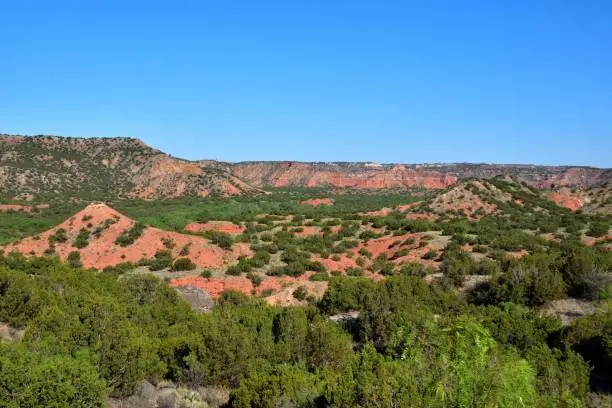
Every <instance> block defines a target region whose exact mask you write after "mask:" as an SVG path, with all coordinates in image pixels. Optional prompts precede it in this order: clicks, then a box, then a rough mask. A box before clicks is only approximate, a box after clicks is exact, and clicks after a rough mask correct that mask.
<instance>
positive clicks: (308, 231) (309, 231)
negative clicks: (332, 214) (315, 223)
mask: <svg viewBox="0 0 612 408" xmlns="http://www.w3.org/2000/svg"><path fill="white" fill-rule="evenodd" d="M300 228H302V231H300V232H296V233H295V235H296V236H298V237H300V238H306V237H309V236H311V235H323V232H322V231H321V228H320V227H300Z"/></svg>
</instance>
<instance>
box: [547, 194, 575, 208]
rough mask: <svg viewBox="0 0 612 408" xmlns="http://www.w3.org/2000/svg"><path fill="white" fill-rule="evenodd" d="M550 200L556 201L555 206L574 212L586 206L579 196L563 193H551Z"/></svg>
mask: <svg viewBox="0 0 612 408" xmlns="http://www.w3.org/2000/svg"><path fill="white" fill-rule="evenodd" d="M548 198H550V199H551V200H552V201H554V202H555V204H557V205H559V206H561V207H565V208H569V209H570V210H572V211H576V210H579V209H580V208H582V206H583V205H584V202H583V201H582V199H581V198H580V197H579V196H576V195H572V194H566V193H562V192H551V193H550V194H549V195H548Z"/></svg>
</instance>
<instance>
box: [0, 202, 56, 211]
mask: <svg viewBox="0 0 612 408" xmlns="http://www.w3.org/2000/svg"><path fill="white" fill-rule="evenodd" d="M34 208H38V209H44V208H49V204H40V205H36V206H31V205H21V204H0V212H8V211H21V212H27V213H29V212H32V210H34Z"/></svg>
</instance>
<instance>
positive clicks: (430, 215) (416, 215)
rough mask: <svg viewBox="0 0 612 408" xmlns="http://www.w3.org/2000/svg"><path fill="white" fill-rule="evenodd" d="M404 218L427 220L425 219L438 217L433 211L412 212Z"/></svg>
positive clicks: (432, 219) (430, 219)
mask: <svg viewBox="0 0 612 408" xmlns="http://www.w3.org/2000/svg"><path fill="white" fill-rule="evenodd" d="M406 218H408V219H410V220H427V221H432V222H433V221H435V220H437V219H438V216H437V215H436V214H433V213H412V214H407V215H406Z"/></svg>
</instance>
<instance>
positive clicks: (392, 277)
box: [0, 179, 612, 408]
mask: <svg viewBox="0 0 612 408" xmlns="http://www.w3.org/2000/svg"><path fill="white" fill-rule="evenodd" d="M491 185H493V186H495V188H497V189H499V190H500V191H502V192H504V193H508V194H511V195H512V197H513V198H514V199H513V200H507V201H503V200H501V199H499V197H500V195H499V194H497V193H496V191H494V189H493V188H488V187H487V189H486V190H485V191H476V190H474V194H476V193H478V195H479V197H481V198H482V199H483V201H486V202H488V203H490V204H494V205H495V208H496V209H497V210H498V211H496V212H492V213H486V212H484V211H480V212H477V213H475V214H466V213H464V212H462V211H458V210H457V211H447V212H443V213H439V214H437V215H438V218H436V219H410V218H407V217H406V214H404V213H401V212H400V211H399V210H390V211H388V212H387V213H385V214H379V215H373V214H369V215H368V214H365V212H367V211H372V210H379V209H381V208H383V207H389V208H392V207H395V206H397V205H404V204H407V203H411V202H416V201H420V203H419V204H418V205H417V206H416V207H415V208H414V209H411V211H413V212H415V213H418V212H422V213H432V212H433V209H432V208H431V207H430V206H432V205H433V204H432V202H433V200H434V199H435V195H434V194H429V193H425V194H423V192H418V193H419V194H418V195H416V194H415V195H411V196H408V195H406V193H405V192H403V193H398V192H384V193H380V194H364V193H358V192H354V193H347V194H333V193H332V192H330V191H327V190H316V189H315V190H308V191H306V190H300V189H290V190H289V189H284V190H276V191H274V192H273V193H272V194H270V195H267V196H259V197H239V198H232V199H217V198H212V199H207V200H206V201H201V200H195V199H183V200H176V201H168V202H162V201H143V202H141V201H122V202H117V203H115V204H114V207H115V208H116V209H118V210H119V211H121V212H122V213H125V214H126V215H128V216H131V217H133V218H134V219H136V220H137V223H136V224H135V225H134V226H133V227H132V228H129V229H127V230H126V231H125V232H124V233H123V234H122V235H120V236H119V238H118V239H117V241H116V244H117V245H120V246H129V245H131V244H132V243H133V242H134V241H135V240H137V239H138V238H139V237H140V236H141V234H142V233H143V230H144V228H146V226H156V227H160V228H164V229H169V230H176V231H183V229H184V227H185V225H187V224H188V223H190V222H194V221H197V222H206V221H209V220H227V221H233V222H235V223H240V224H241V225H242V226H244V228H245V231H244V233H242V234H240V235H235V236H230V235H228V234H225V233H221V232H213V231H207V232H203V233H202V235H204V236H205V237H206V238H208V239H209V240H210V241H211V243H213V244H215V245H218V246H219V247H221V248H223V249H231V248H232V246H233V245H235V243H236V242H243V243H248V244H249V246H250V248H251V249H252V250H253V254H252V255H250V256H248V257H247V256H240V257H239V258H238V260H237V262H235V263H233V264H232V265H230V266H229V267H227V268H226V269H224V270H223V271H211V270H201V269H200V270H197V268H196V265H195V264H194V263H193V262H192V261H191V260H190V259H189V258H188V255H189V253H190V248H189V246H188V245H186V246H185V247H182V248H176V243H175V242H174V241H173V240H171V239H162V243H163V248H162V249H161V250H159V251H157V253H156V254H155V255H154V257H153V258H152V259H143V260H141V261H140V262H139V263H138V265H140V266H146V267H148V268H149V269H150V270H151V271H160V270H166V271H168V274H170V276H171V274H173V273H175V272H176V271H181V273H187V272H186V271H192V270H194V269H195V270H194V271H193V272H191V273H193V274H194V275H196V274H197V275H200V276H202V277H203V278H205V279H211V278H212V277H213V274H215V276H217V277H218V276H219V275H218V274H223V273H225V274H227V275H245V276H246V277H247V278H249V279H250V280H251V281H252V283H253V285H254V286H258V285H260V284H261V282H262V279H264V278H265V277H264V274H267V275H269V276H280V275H289V276H299V275H302V274H304V273H306V272H314V274H313V275H311V276H310V278H309V279H310V280H312V281H328V288H327V291H326V292H325V295H324V296H323V298H322V299H320V300H317V299H315V298H314V297H313V296H311V295H310V294H309V293H308V291H307V290H306V289H305V288H304V286H299V287H297V289H295V290H293V293H292V295H293V297H294V298H295V299H298V300H301V301H302V302H303V303H302V304H304V305H306V304H307V305H306V306H301V307H292V308H279V307H272V306H269V305H268V304H267V303H265V302H264V301H263V300H262V298H261V297H257V296H254V297H245V296H244V295H242V294H239V293H236V292H225V293H223V294H222V295H221V296H220V298H219V299H217V301H216V304H215V307H214V308H213V310H212V312H210V313H205V314H198V313H196V312H194V311H193V310H192V309H191V308H190V306H189V305H188V304H187V303H185V302H184V301H183V300H181V298H180V296H179V294H178V293H177V292H176V291H175V290H174V289H172V288H171V287H169V286H168V285H167V284H166V282H164V281H163V280H158V279H157V278H155V277H153V276H150V275H146V274H145V275H143V274H139V273H131V270H132V269H133V268H134V267H135V265H132V264H128V263H123V264H120V265H117V266H116V267H112V268H106V269H105V270H104V272H102V273H100V272H98V271H94V270H84V269H82V262H81V258H80V252H79V249H82V248H85V247H86V246H87V245H89V242H90V241H91V240H93V239H96V236H97V235H99V233H100V231H95V230H94V231H92V232H89V230H87V229H84V230H81V231H78V233H76V234H75V235H74V236H67V234H66V231H65V230H62V229H58V230H56V231H55V232H54V234H52V235H50V236H49V248H50V249H52V248H53V246H54V245H59V244H61V243H65V242H68V243H69V244H70V245H71V252H70V254H69V255H68V257H67V260H66V264H62V263H60V262H59V261H58V260H57V259H56V258H55V257H54V256H52V255H53V251H49V252H48V255H50V256H46V257H43V258H30V259H26V258H24V257H23V256H20V255H17V254H5V255H2V256H0V322H2V323H5V324H8V325H10V326H11V327H15V328H19V329H23V330H24V334H23V338H21V339H20V340H15V341H13V342H10V343H7V344H3V345H1V346H0V406H7V407H11V408H13V407H103V406H105V405H106V403H107V399H108V398H109V397H117V398H124V397H127V396H130V395H132V394H133V393H134V392H135V391H136V390H137V389H138V387H139V385H140V384H141V383H142V381H143V380H145V379H146V380H148V381H150V382H151V383H153V384H158V383H160V382H162V381H170V382H173V383H176V384H180V385H182V386H185V387H189V388H191V389H198V387H202V386H205V387H218V388H224V389H228V390H230V400H229V403H228V404H229V406H231V407H270V408H272V407H405V406H407V407H449V408H450V407H474V408H475V407H542V408H544V407H546V408H548V407H581V406H586V405H587V404H589V401H591V400H592V399H593V398H596V399H598V400H599V401H600V402H599V404H600V405H599V406H605V405H602V404H606V403H608V404H609V403H610V397H609V393H611V392H612V375H611V373H612V309H611V304H610V302H611V299H612V273H611V271H612V251H610V250H609V240H606V237H605V235H606V233H607V232H608V231H609V229H610V225H611V224H610V221H611V218H610V216H605V215H587V214H580V213H572V212H570V211H568V210H566V209H563V208H560V207H557V206H556V205H554V204H553V203H551V202H550V201H548V200H546V199H545V198H543V197H542V195H541V194H539V193H538V192H537V191H535V190H533V189H530V188H528V187H526V186H521V185H517V184H516V183H513V182H509V181H507V180H504V179H494V180H492V181H491ZM469 188H471V187H469ZM496 194H497V195H496ZM317 196H318V197H331V198H333V199H334V201H335V204H334V205H333V206H329V207H328V206H319V207H312V206H309V205H303V204H300V201H302V200H304V199H307V198H311V197H317ZM519 202H520V204H519ZM71 214H72V210H71V207H70V206H66V207H63V206H61V205H59V206H52V207H51V208H50V209H47V210H41V211H40V212H39V213H35V214H23V213H5V214H3V213H0V225H2V227H0V242H8V241H12V240H15V239H18V238H21V237H22V236H23V235H26V234H35V233H38V232H41V231H42V230H44V229H47V228H48V227H50V226H51V225H54V224H56V223H57V222H58V221H60V220H61V219H63V218H68V216H69V215H71ZM289 215H291V217H287V216H289ZM11 217H12V218H11ZM1 221H6V224H2V222H1ZM111 222H112V221H111ZM5 225H6V226H5ZM306 227H316V228H317V231H320V234H319V233H317V234H313V235H306V236H300V235H299V233H300V232H301V231H303V230H304V228H306ZM407 234H411V235H407ZM381 236H385V237H390V242H391V244H390V245H391V248H396V249H399V250H397V251H395V250H394V251H392V252H391V253H392V255H387V254H386V253H381V254H379V255H376V256H374V255H372V254H371V253H369V252H368V250H367V249H366V248H359V250H357V246H358V245H360V244H361V243H367V242H368V241H369V240H373V239H376V238H378V237H381ZM406 236H408V237H409V238H406ZM395 237H402V238H401V239H399V238H398V239H397V241H394V239H395ZM585 237H590V238H594V237H596V238H597V239H598V241H594V242H593V243H592V247H587V246H585V245H583V244H582V243H581V242H582V241H583V240H584V239H585ZM432 240H438V242H443V245H442V247H437V248H436V249H428V248H423V247H424V246H427V245H428V243H429V242H431V241H432ZM174 248H176V250H177V251H179V249H180V251H179V252H178V257H173V255H172V250H173V249H174ZM419 248H422V249H423V251H422V252H421V254H420V255H419V256H420V258H419V259H417V260H418V261H420V262H429V263H432V262H435V263H436V265H438V266H439V270H436V269H433V267H432V266H425V265H422V264H420V263H418V262H416V261H415V262H411V263H403V264H396V263H394V261H396V259H397V258H399V257H402V256H405V255H406V254H408V253H409V250H414V249H419ZM387 249H388V248H387ZM469 249H471V252H470V251H469ZM351 250H352V251H354V252H351ZM517 254H518V255H517ZM314 256H316V257H320V258H323V259H319V260H314V259H313V257H314ZM341 256H343V257H350V258H352V259H354V261H355V264H356V265H357V267H354V268H350V269H349V270H347V271H346V273H340V272H339V271H334V270H327V269H326V267H325V266H323V264H322V262H321V261H323V260H328V259H331V260H339V259H340V257H341ZM434 272H441V276H437V277H435V276H434V275H433V274H434ZM366 273H367V274H370V273H374V274H378V275H382V276H384V277H385V279H383V280H380V281H379V282H373V281H371V280H368V279H365V278H364V277H363V276H366ZM161 276H164V275H161ZM165 276H168V275H165ZM425 276H427V277H428V278H430V279H428V280H427V282H428V283H426V281H425V280H424V279H423V277H425ZM474 277H480V278H483V279H480V280H477V284H475V285H470V284H469V282H470V279H473V278H474ZM309 283H311V282H309ZM568 297H571V298H574V299H578V301H580V302H585V303H588V304H589V305H592V306H593V309H594V313H592V314H591V315H587V316H584V317H581V318H578V319H575V320H573V321H572V322H571V324H569V325H563V324H562V322H561V320H560V319H558V318H557V317H553V315H552V314H546V313H543V311H542V309H541V308H542V307H545V306H547V305H550V304H551V302H553V301H557V300H562V299H567V298H568ZM355 316H356V317H355ZM602 401H603V402H602ZM592 406H597V405H595V404H593V405H592Z"/></svg>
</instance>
